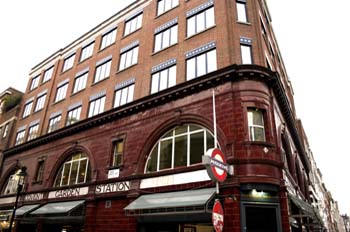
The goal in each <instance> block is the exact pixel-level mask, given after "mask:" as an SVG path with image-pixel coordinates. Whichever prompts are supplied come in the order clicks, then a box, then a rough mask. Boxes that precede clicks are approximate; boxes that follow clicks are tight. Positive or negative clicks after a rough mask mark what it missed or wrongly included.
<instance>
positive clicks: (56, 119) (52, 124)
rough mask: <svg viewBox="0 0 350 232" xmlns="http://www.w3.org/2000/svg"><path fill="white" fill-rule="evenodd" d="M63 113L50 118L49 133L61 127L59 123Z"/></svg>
mask: <svg viewBox="0 0 350 232" xmlns="http://www.w3.org/2000/svg"><path fill="white" fill-rule="evenodd" d="M61 118H62V115H61V114H59V115H57V116H55V117H52V118H50V120H49V126H48V128H47V133H51V132H53V131H55V130H57V129H59V124H60V122H61Z"/></svg>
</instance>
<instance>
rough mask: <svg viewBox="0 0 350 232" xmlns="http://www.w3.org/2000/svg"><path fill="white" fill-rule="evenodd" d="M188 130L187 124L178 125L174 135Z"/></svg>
mask: <svg viewBox="0 0 350 232" xmlns="http://www.w3.org/2000/svg"><path fill="white" fill-rule="evenodd" d="M187 131H188V126H187V125H186V126H178V127H176V128H175V135H180V134H183V133H187Z"/></svg>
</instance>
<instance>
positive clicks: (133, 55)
mask: <svg viewBox="0 0 350 232" xmlns="http://www.w3.org/2000/svg"><path fill="white" fill-rule="evenodd" d="M138 55H139V46H136V47H134V48H132V49H130V50H127V51H125V52H123V53H121V54H120V63H119V70H123V69H126V68H128V67H130V66H131V65H134V64H136V63H137V57H138Z"/></svg>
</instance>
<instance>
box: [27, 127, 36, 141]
mask: <svg viewBox="0 0 350 232" xmlns="http://www.w3.org/2000/svg"><path fill="white" fill-rule="evenodd" d="M38 135H39V123H38V124H35V125H33V126H30V127H29V129H28V138H27V141H30V140H32V139H35V138H37V137H38Z"/></svg>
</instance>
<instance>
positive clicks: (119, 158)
mask: <svg viewBox="0 0 350 232" xmlns="http://www.w3.org/2000/svg"><path fill="white" fill-rule="evenodd" d="M123 152H124V140H123V139H120V140H117V141H115V142H113V160H112V166H113V167H118V166H120V165H121V164H122V162H123Z"/></svg>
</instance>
